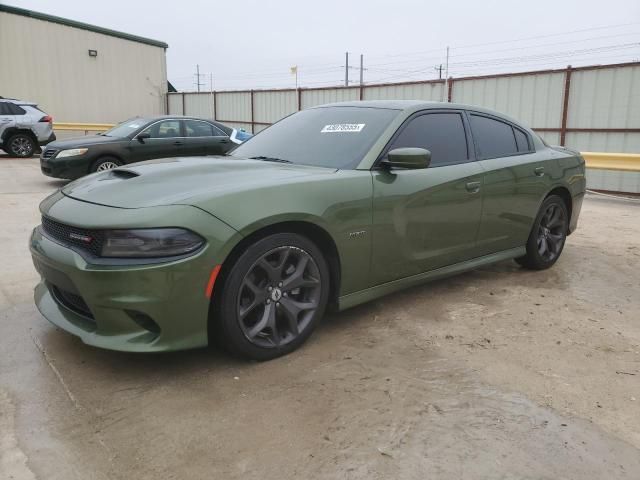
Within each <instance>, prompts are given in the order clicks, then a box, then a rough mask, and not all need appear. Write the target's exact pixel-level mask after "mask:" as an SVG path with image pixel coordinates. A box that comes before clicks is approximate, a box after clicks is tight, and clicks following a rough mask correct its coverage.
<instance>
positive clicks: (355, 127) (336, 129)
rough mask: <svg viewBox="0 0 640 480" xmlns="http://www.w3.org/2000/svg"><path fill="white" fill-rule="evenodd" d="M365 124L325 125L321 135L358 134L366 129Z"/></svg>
mask: <svg viewBox="0 0 640 480" xmlns="http://www.w3.org/2000/svg"><path fill="white" fill-rule="evenodd" d="M364 126H365V124H364V123H335V124H333V125H325V126H324V127H322V130H320V133H345V132H346V133H358V132H361V131H362V129H363V128H364Z"/></svg>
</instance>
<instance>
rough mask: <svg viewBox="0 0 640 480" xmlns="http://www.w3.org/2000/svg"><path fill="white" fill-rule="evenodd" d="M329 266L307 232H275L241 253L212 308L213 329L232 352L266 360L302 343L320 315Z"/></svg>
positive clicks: (325, 303)
mask: <svg viewBox="0 0 640 480" xmlns="http://www.w3.org/2000/svg"><path fill="white" fill-rule="evenodd" d="M328 296H329V270H328V267H327V262H326V260H325V259H324V256H323V255H322V252H321V251H320V249H318V247H317V246H316V245H315V244H314V243H313V242H311V241H310V240H309V239H307V238H306V237H303V236H301V235H298V234H293V233H278V234H274V235H270V236H268V237H266V238H263V239H261V240H259V241H257V242H256V243H254V244H253V245H251V246H250V247H248V248H247V249H246V251H245V252H244V253H243V254H242V255H240V257H239V258H238V259H237V261H236V262H235V263H234V265H233V266H232V267H231V269H230V271H229V273H228V274H227V276H226V279H225V281H224V285H222V294H221V296H220V298H219V301H218V304H217V305H216V306H217V308H216V309H215V310H214V315H215V317H217V318H214V321H215V322H217V324H218V326H219V327H220V328H218V329H217V330H218V332H217V333H218V334H221V335H222V336H223V338H222V339H221V340H222V342H219V343H222V344H223V345H224V346H225V347H227V348H228V349H229V350H230V351H232V352H233V353H236V354H238V355H241V356H243V357H246V358H250V359H253V360H270V359H272V358H276V357H279V356H282V355H285V354H287V353H289V352H291V351H293V350H295V349H296V348H298V347H299V346H300V345H302V344H303V343H304V342H305V341H306V340H307V338H309V336H310V335H311V333H312V332H313V330H314V328H315V326H316V325H317V323H318V321H319V320H320V319H321V318H322V316H323V315H324V310H325V307H326V305H327V299H328Z"/></svg>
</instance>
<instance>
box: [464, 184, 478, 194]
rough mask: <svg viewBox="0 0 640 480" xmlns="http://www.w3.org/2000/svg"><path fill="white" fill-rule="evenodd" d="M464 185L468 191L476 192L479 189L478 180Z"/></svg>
mask: <svg viewBox="0 0 640 480" xmlns="http://www.w3.org/2000/svg"><path fill="white" fill-rule="evenodd" d="M465 187H466V189H467V192H469V193H478V192H479V191H480V182H469V183H467V184H466V185H465Z"/></svg>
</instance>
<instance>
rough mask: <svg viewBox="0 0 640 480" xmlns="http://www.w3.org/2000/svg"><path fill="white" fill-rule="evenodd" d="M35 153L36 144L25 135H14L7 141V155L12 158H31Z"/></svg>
mask: <svg viewBox="0 0 640 480" xmlns="http://www.w3.org/2000/svg"><path fill="white" fill-rule="evenodd" d="M35 151H36V142H34V140H33V138H32V137H31V136H29V135H27V134H26V133H16V134H15V135H12V136H11V137H9V140H7V153H8V154H9V155H11V156H12V157H20V158H26V157H31V156H32V155H33V154H34V152H35Z"/></svg>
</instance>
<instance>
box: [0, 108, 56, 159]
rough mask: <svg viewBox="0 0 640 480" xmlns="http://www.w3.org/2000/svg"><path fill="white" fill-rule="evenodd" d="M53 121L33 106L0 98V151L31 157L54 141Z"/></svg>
mask: <svg viewBox="0 0 640 480" xmlns="http://www.w3.org/2000/svg"><path fill="white" fill-rule="evenodd" d="M52 122H53V119H52V118H51V117H50V116H49V115H47V114H46V113H44V112H43V111H42V110H40V109H39V108H38V106H37V105H36V104H35V103H32V102H23V101H21V100H15V99H12V98H3V97H0V148H1V149H2V150H4V151H5V152H7V153H8V154H9V155H11V156H13V157H31V156H32V155H33V154H34V153H36V150H37V149H38V146H39V145H46V144H47V143H49V142H52V141H54V140H55V139H56V136H55V135H54V133H53V126H52Z"/></svg>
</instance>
